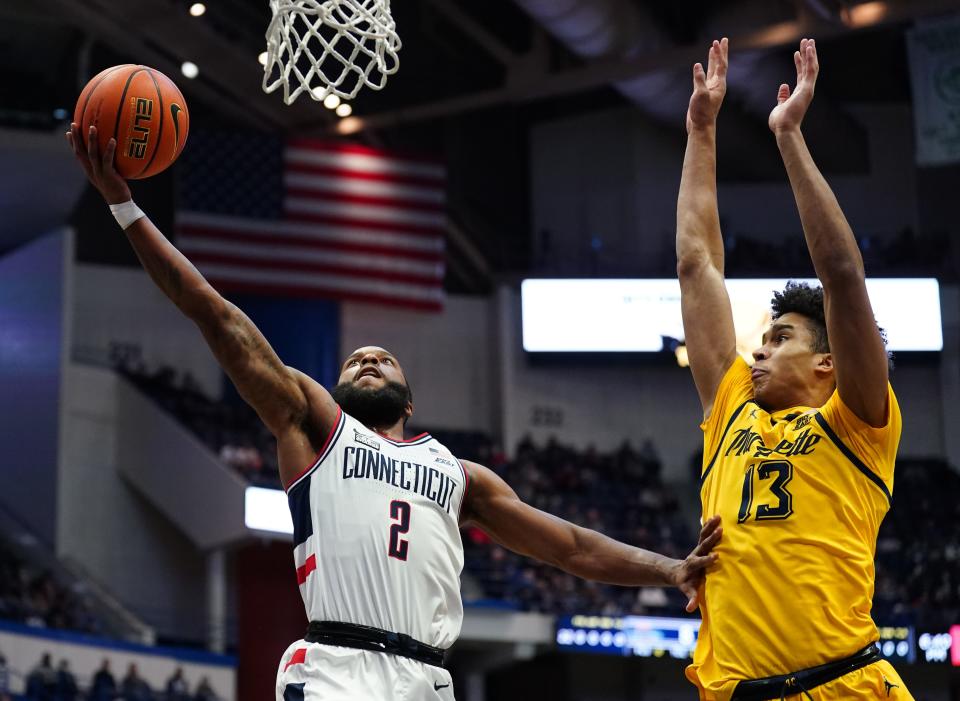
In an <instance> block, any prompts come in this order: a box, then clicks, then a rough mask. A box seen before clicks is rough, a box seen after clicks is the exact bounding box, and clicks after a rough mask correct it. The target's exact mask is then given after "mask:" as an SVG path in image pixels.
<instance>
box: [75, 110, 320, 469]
mask: <svg viewBox="0 0 960 701" xmlns="http://www.w3.org/2000/svg"><path fill="white" fill-rule="evenodd" d="M67 140H68V141H69V142H70V145H71V146H72V147H73V151H74V155H75V156H76V158H77V160H78V161H79V162H80V165H81V167H82V168H83V170H84V172H85V173H86V174H87V177H88V178H89V179H90V182H91V183H92V184H93V185H94V187H96V188H97V190H99V191H100V194H102V195H103V198H104V199H105V200H106V201H107V203H108V204H120V203H122V202H129V201H130V200H131V195H130V189H129V187H128V186H127V183H126V181H124V179H123V178H122V177H120V175H119V174H118V173H117V172H116V170H115V169H114V167H113V155H114V151H115V149H116V141H114V140H113V139H111V140H110V143H109V146H108V147H107V149H106V151H105V153H103V154H102V155H101V154H100V153H99V147H98V145H97V138H96V131H95V128H93V127H91V130H90V134H89V135H88V141H87V143H84V139H83V138H82V137H81V135H80V134H79V132H78V127H77V125H76V124H73V125H71V130H70V132H68V133H67ZM125 233H126V235H127V238H128V239H129V241H130V243H131V245H132V246H133V249H134V251H136V254H137V257H138V258H139V259H140V262H141V263H142V264H143V267H144V269H145V270H146V271H147V273H148V274H149V275H150V277H151V278H152V279H153V281H154V282H155V283H156V285H157V286H158V287H159V288H160V289H161V290H162V291H163V293H164V294H165V295H166V296H167V297H169V298H170V300H171V301H172V302H173V303H174V304H175V305H177V307H178V308H179V309H180V311H182V312H183V313H184V314H185V315H186V316H187V317H189V318H190V319H191V320H193V321H194V322H195V323H196V324H197V326H198V327H199V328H200V331H201V332H202V333H203V336H204V338H205V339H206V341H207V344H208V345H209V346H210V349H211V350H212V351H213V354H214V355H215V356H216V358H217V361H218V362H219V363H220V365H221V366H222V367H223V369H224V370H225V371H226V373H227V375H229V377H230V379H231V380H232V381H233V383H234V385H236V387H237V390H238V391H239V392H240V395H241V396H242V397H243V398H244V399H245V400H246V401H247V403H248V404H250V405H251V406H252V407H253V408H254V409H255V410H256V411H257V413H258V414H259V415H260V418H261V419H262V420H263V422H264V423H265V424H266V425H267V427H268V428H269V429H270V430H271V432H273V434H274V435H275V436H277V438H278V439H279V440H280V463H281V466H283V465H285V464H294V465H299V467H295V468H293V469H294V470H299V469H301V468H302V467H303V465H302V464H301V463H302V462H303V458H302V457H300V454H306V453H310V452H311V451H310V449H309V448H308V447H305V446H303V445H301V444H302V443H303V442H304V438H306V439H309V442H311V443H313V442H318V439H319V442H322V436H325V435H326V432H327V431H328V429H329V428H330V427H331V426H332V425H333V422H334V421H335V420H336V413H337V409H336V405H335V404H334V402H333V399H332V398H330V395H329V394H327V392H326V390H324V389H323V388H322V387H321V386H320V385H319V384H318V383H316V382H314V381H313V380H310V378H308V377H306V376H305V375H303V374H302V373H299V372H297V371H295V370H293V369H292V368H288V367H286V366H285V365H284V364H283V363H282V362H281V361H280V358H279V357H277V354H276V353H275V352H274V350H273V348H271V347H270V344H269V343H267V340H266V339H265V338H264V337H263V334H261V333H260V330H259V329H257V327H256V326H255V325H254V323H253V322H252V321H251V320H250V319H249V317H247V315H246V314H244V313H243V312H242V311H241V310H240V309H239V308H238V307H237V306H236V305H234V304H232V303H231V302H229V301H228V300H226V299H224V298H223V297H222V296H221V295H220V294H219V293H218V292H217V291H216V290H215V289H214V288H213V287H212V286H211V285H210V284H209V283H208V282H207V281H206V279H204V277H203V276H202V275H201V274H200V272H199V271H198V270H197V269H196V268H195V267H194V266H193V264H192V263H190V261H189V260H187V258H186V256H184V255H183V254H182V253H180V251H178V250H177V249H176V247H175V246H174V245H173V244H171V243H170V242H169V241H168V240H167V239H166V237H165V236H164V235H163V234H162V233H161V232H160V230H159V229H157V227H155V226H154V225H153V223H152V222H151V221H150V220H149V219H148V218H147V217H145V216H144V217H140V218H139V219H137V220H136V221H134V222H133V223H131V224H130V225H129V226H127V228H126V229H125ZM307 429H310V430H315V431H316V432H317V433H318V436H316V437H315V436H310V435H306V432H307ZM319 442H318V445H319ZM285 451H289V452H290V453H291V456H290V459H289V460H284V452H285ZM313 452H315V450H314V451H313ZM282 473H283V467H281V478H283V477H284V475H283V474H282ZM284 481H285V482H286V480H284Z"/></svg>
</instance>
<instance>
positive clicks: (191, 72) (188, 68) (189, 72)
mask: <svg viewBox="0 0 960 701" xmlns="http://www.w3.org/2000/svg"><path fill="white" fill-rule="evenodd" d="M180 72H181V73H183V74H184V75H185V76H186V77H187V78H196V77H197V76H198V75H200V69H199V68H197V64H196V63H194V62H193V61H184V62H183V65H181V66H180Z"/></svg>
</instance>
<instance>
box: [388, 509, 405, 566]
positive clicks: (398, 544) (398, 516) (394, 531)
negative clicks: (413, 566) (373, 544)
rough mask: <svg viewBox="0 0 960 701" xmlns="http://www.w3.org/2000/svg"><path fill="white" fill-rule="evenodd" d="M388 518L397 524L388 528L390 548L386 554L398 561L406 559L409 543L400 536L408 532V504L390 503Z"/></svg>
mask: <svg viewBox="0 0 960 701" xmlns="http://www.w3.org/2000/svg"><path fill="white" fill-rule="evenodd" d="M390 518H391V519H392V520H394V521H396V522H397V523H394V524H393V525H392V526H390V548H389V550H388V554H389V555H390V557H395V558H397V559H398V560H404V561H405V560H406V559H407V551H408V550H409V549H410V543H409V542H408V541H406V540H403V539H402V538H401V537H400V536H402V535H403V534H404V533H406V532H407V531H409V530H410V504H408V503H407V502H405V501H400V500H399V499H394V500H393V501H391V502H390Z"/></svg>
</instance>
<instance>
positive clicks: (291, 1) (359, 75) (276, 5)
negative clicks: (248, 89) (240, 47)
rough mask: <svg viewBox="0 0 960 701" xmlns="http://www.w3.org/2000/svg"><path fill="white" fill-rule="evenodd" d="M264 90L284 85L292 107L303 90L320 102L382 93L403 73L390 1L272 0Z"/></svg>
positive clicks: (284, 90) (284, 97)
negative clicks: (362, 92) (332, 97)
mask: <svg viewBox="0 0 960 701" xmlns="http://www.w3.org/2000/svg"><path fill="white" fill-rule="evenodd" d="M270 10H271V11H272V12H273V19H271V20H270V26H269V27H268V28H267V62H266V65H265V66H264V73H263V90H264V92H267V93H271V92H273V91H274V90H276V89H277V88H279V87H281V86H283V101H284V102H285V103H286V104H288V105H289V104H291V103H292V102H293V101H294V100H296V99H297V97H298V96H299V95H300V93H302V92H306V93H307V94H308V95H310V97H312V98H313V99H314V100H323V99H324V98H325V97H326V96H327V95H330V94H336V95H339V96H340V97H341V98H344V99H347V100H349V99H351V98H353V97H355V96H356V94H357V93H358V92H360V89H361V88H362V87H363V86H364V85H366V86H368V87H371V88H373V89H374V90H380V89H382V88H383V87H384V86H385V85H386V84H387V78H389V77H390V76H391V75H393V74H394V73H396V72H397V68H399V66H400V59H399V58H398V57H397V52H398V51H399V50H400V37H399V36H397V31H396V22H394V20H393V17H392V16H391V15H390V0H325V1H320V0H270Z"/></svg>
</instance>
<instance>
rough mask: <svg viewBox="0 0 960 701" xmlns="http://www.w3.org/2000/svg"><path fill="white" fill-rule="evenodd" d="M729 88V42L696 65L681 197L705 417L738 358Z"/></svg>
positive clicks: (690, 351)
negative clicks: (725, 142)
mask: <svg viewBox="0 0 960 701" xmlns="http://www.w3.org/2000/svg"><path fill="white" fill-rule="evenodd" d="M726 90H727V40H726V39H723V40H722V41H714V42H713V45H712V46H711V47H710V58H709V61H708V62H707V70H706V73H704V70H703V66H702V65H700V64H699V63H698V64H696V65H695V66H694V67H693V94H692V95H691V97H690V106H689V108H688V110H687V150H686V153H685V154H684V157H683V174H682V176H681V178H680V194H679V196H678V198H677V277H678V278H679V279H680V306H681V309H682V312H683V332H684V336H685V337H686V345H687V355H688V357H689V359H690V370H691V372H692V373H693V380H694V382H695V383H696V385H697V392H698V393H699V395H700V403H701V404H702V405H703V413H704V416H708V415H709V414H710V410H711V408H712V407H713V400H714V396H715V395H716V393H717V388H718V387H719V386H720V380H722V379H723V375H724V373H725V372H726V371H727V369H728V368H729V367H730V364H731V363H732V362H733V361H734V359H735V358H736V354H737V340H736V335H735V332H734V328H733V312H732V311H731V309H730V298H729V296H728V295H727V288H726V287H725V285H724V282H723V238H722V236H721V234H720V215H719V212H718V210H717V115H718V114H719V112H720V105H721V104H722V103H723V97H724V95H725V94H726Z"/></svg>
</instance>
